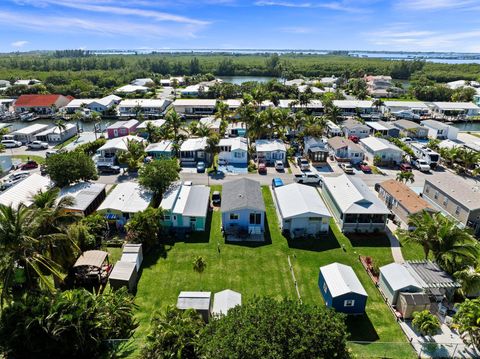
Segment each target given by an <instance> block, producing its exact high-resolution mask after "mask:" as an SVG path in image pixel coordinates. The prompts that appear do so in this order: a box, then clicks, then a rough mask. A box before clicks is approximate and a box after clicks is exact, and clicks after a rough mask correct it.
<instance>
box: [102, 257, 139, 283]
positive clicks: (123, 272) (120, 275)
mask: <svg viewBox="0 0 480 359" xmlns="http://www.w3.org/2000/svg"><path fill="white" fill-rule="evenodd" d="M135 271H136V264H135V263H132V262H122V261H118V262H117V263H116V264H115V266H114V267H113V269H112V272H111V273H110V275H109V276H108V278H109V279H115V280H122V281H125V282H128V281H130V279H131V278H132V276H133V275H134V273H135Z"/></svg>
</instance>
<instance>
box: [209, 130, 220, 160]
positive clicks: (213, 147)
mask: <svg viewBox="0 0 480 359" xmlns="http://www.w3.org/2000/svg"><path fill="white" fill-rule="evenodd" d="M219 142H220V138H219V137H218V134H216V133H211V134H210V135H209V136H208V137H207V148H206V150H207V152H208V153H209V154H210V158H211V160H212V161H213V160H214V158H215V154H216V153H217V151H218V143H219Z"/></svg>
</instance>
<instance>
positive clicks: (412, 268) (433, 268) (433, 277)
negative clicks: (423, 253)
mask: <svg viewBox="0 0 480 359" xmlns="http://www.w3.org/2000/svg"><path fill="white" fill-rule="evenodd" d="M405 267H406V268H407V270H408V271H409V272H410V274H411V275H412V276H413V277H414V278H415V280H416V281H417V282H418V283H419V284H420V285H421V286H422V288H460V284H458V282H456V281H455V280H454V279H453V278H452V277H451V276H450V275H449V274H448V273H447V272H445V271H444V270H443V269H441V268H440V267H439V266H438V264H436V263H434V262H431V261H425V260H423V261H407V262H406V263H405Z"/></svg>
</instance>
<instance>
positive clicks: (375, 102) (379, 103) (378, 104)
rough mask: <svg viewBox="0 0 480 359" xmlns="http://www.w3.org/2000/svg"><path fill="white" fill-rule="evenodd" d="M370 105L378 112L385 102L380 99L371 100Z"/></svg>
mask: <svg viewBox="0 0 480 359" xmlns="http://www.w3.org/2000/svg"><path fill="white" fill-rule="evenodd" d="M372 105H373V106H374V107H375V109H376V110H377V112H378V110H379V109H380V107H382V106H383V105H385V102H383V100H382V99H381V98H376V99H375V100H373V102H372Z"/></svg>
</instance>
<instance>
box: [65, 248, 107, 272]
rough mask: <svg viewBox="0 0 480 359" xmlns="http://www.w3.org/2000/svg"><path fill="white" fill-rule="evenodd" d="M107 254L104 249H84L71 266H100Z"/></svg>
mask: <svg viewBox="0 0 480 359" xmlns="http://www.w3.org/2000/svg"><path fill="white" fill-rule="evenodd" d="M107 256H108V253H107V252H104V251H95V250H93V251H86V252H83V253H82V255H81V256H80V257H78V259H77V261H76V262H75V264H74V265H73V267H81V266H92V267H97V268H101V267H102V264H103V262H105V259H106V258H107Z"/></svg>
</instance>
